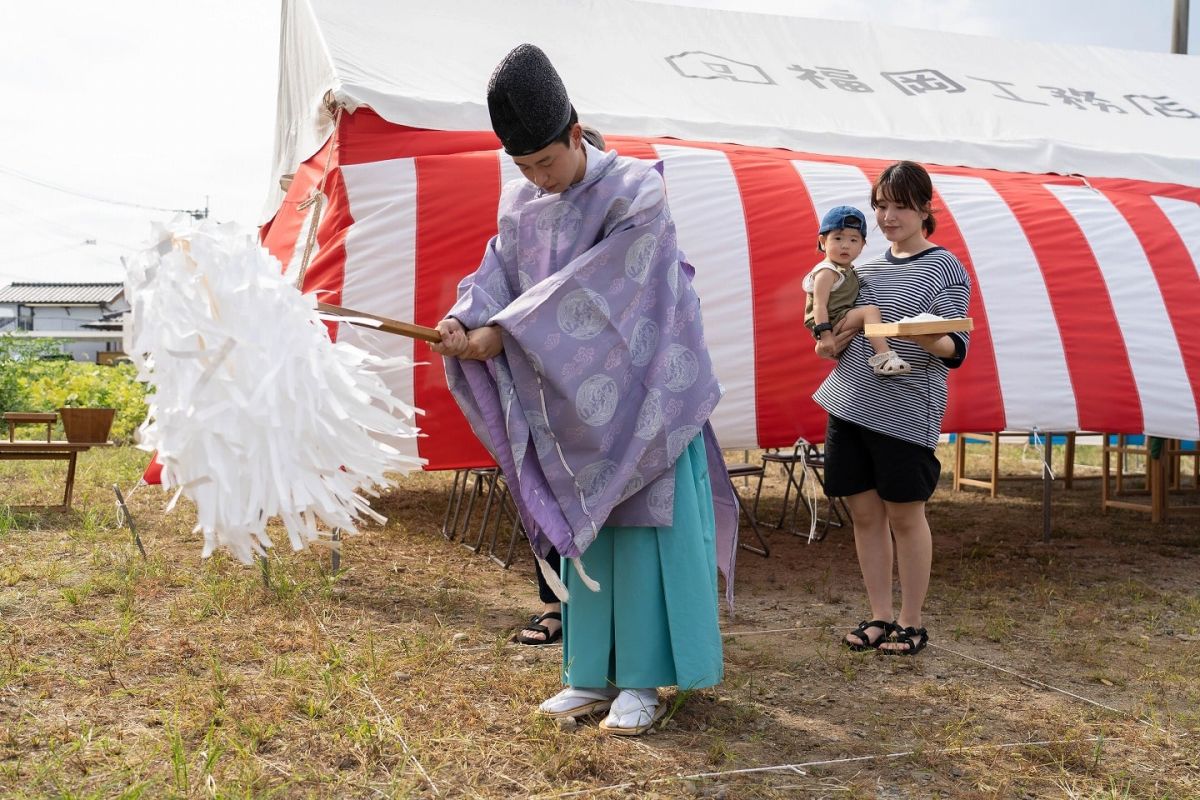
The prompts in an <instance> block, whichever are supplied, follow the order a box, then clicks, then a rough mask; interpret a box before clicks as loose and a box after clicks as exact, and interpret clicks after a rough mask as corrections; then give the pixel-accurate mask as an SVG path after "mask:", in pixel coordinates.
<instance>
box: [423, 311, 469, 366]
mask: <svg viewBox="0 0 1200 800" xmlns="http://www.w3.org/2000/svg"><path fill="white" fill-rule="evenodd" d="M437 332H438V333H440V334H441V335H442V341H441V342H440V343H437V344H430V345H429V349H430V350H432V351H433V352H435V353H437V354H438V355H441V356H450V357H451V358H462V357H463V353H465V352H466V350H467V329H466V328H464V327H463V326H462V323H461V322H459V321H458V320H456V319H453V318H450V317H448V318H446V319H444V320H442V321H441V322H439V323H438V324H437Z"/></svg>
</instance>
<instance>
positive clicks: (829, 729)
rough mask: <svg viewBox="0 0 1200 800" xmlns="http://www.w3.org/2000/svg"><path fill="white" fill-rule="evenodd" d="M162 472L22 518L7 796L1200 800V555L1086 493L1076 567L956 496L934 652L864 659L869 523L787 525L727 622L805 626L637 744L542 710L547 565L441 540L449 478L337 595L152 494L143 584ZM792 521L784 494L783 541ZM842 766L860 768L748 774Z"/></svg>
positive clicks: (105, 464) (1035, 489) (1058, 535)
mask: <svg viewBox="0 0 1200 800" xmlns="http://www.w3.org/2000/svg"><path fill="white" fill-rule="evenodd" d="M979 449H980V450H981V452H980V453H979V454H973V455H972V461H971V463H970V465H969V466H970V468H971V469H972V470H974V471H976V472H978V471H980V470H982V468H983V464H984V459H985V456H984V453H983V451H984V450H985V449H984V448H979ZM1002 456H1003V461H1004V471H1005V474H1010V473H1016V472H1022V471H1025V472H1030V473H1033V474H1036V472H1037V470H1038V463H1037V462H1036V461H1032V460H1031V459H1030V456H1029V453H1028V452H1026V453H1024V454H1023V453H1022V448H1021V447H1020V446H1013V445H1005V446H1004V447H1003V450H1002ZM1039 457H1040V454H1039ZM144 460H145V454H143V453H140V452H138V451H136V450H132V449H127V448H113V449H110V450H105V451H93V452H89V453H87V454H85V456H84V457H83V458H81V459H80V472H79V475H78V478H77V486H76V491H77V496H76V508H75V509H74V510H73V511H72V512H70V513H67V514H60V513H50V512H44V513H27V512H16V511H13V510H12V509H11V508H9V507H8V506H6V505H3V504H0V796H4V797H18V798H24V797H128V798H137V797H146V798H149V797H222V798H223V797H256V798H258V797H288V798H290V797H330V796H338V797H379V796H382V797H410V796H411V797H432V796H435V795H436V796H442V797H460V796H465V797H528V796H537V797H554V796H557V795H561V794H565V793H570V792H583V793H588V794H589V795H590V794H594V793H595V792H596V791H597V790H598V789H600V788H602V787H605V786H609V785H612V784H632V787H631V788H628V789H624V790H620V791H615V792H613V794H614V795H617V796H620V795H622V794H624V795H625V796H631V795H633V796H638V797H678V796H681V795H684V796H708V797H716V796H722V797H729V798H735V797H766V798H783V797H797V796H803V797H826V796H828V797H835V796H836V797H895V798H899V797H996V798H1009V797H1046V796H1052V797H1080V798H1118V797H1120V798H1125V797H1139V798H1140V797H1151V798H1186V797H1195V796H1200V767H1198V766H1197V764H1198V763H1200V761H1198V757H1197V748H1196V745H1195V743H1194V740H1195V737H1196V735H1197V734H1200V712H1197V709H1200V677H1198V676H1200V592H1198V591H1197V584H1196V581H1195V574H1196V568H1197V565H1198V559H1200V531H1198V529H1197V525H1196V521H1195V518H1194V517H1193V518H1190V519H1189V518H1185V517H1182V516H1180V517H1176V518H1173V519H1172V520H1171V521H1169V522H1168V523H1167V524H1164V525H1160V526H1151V525H1150V524H1149V523H1148V521H1147V519H1146V516H1145V515H1139V514H1133V513H1127V512H1120V513H1113V514H1110V515H1108V516H1101V515H1100V514H1099V513H1098V510H1099V491H1098V487H1097V486H1096V482H1095V481H1088V480H1087V479H1086V478H1085V479H1083V480H1081V481H1080V484H1079V486H1078V488H1076V489H1074V490H1072V491H1071V492H1069V493H1068V492H1064V491H1062V490H1061V488H1058V489H1056V490H1055V508H1054V525H1053V541H1052V542H1051V543H1050V544H1049V545H1044V544H1042V543H1041V541H1040V539H1041V506H1040V498H1041V489H1040V486H1039V485H1038V484H1037V483H1036V482H1022V481H1014V482H1011V483H1009V482H1006V483H1005V484H1004V485H1003V488H1002V496H1001V497H1000V498H997V499H996V500H992V499H989V498H987V497H985V496H983V494H982V493H980V492H977V491H975V492H962V493H953V492H950V491H949V489H948V478H946V479H944V480H943V486H942V488H941V489H940V490H939V493H938V495H937V496H936V497H935V500H934V502H933V503H932V504H931V506H930V517H931V524H932V527H933V530H934V533H935V557H934V574H933V581H932V589H931V593H930V598H929V601H928V604H927V621H926V622H927V625H928V626H929V628H930V631H931V634H932V636H933V639H932V644H931V646H930V648H929V649H927V650H926V651H925V652H924V653H922V654H921V656H919V657H918V658H915V659H906V658H887V657H882V656H878V655H876V654H875V653H871V652H868V653H851V652H849V651H847V650H845V649H844V648H842V647H840V646H839V644H838V641H837V639H838V637H839V636H840V635H841V633H842V632H844V630H849V629H850V628H851V627H853V625H854V623H856V622H857V621H858V620H859V619H861V618H862V617H863V615H864V614H865V613H866V609H865V602H864V599H863V597H862V588H861V579H860V577H859V576H858V573H857V565H856V562H855V556H854V549H853V542H852V539H851V537H850V535H849V534H848V533H847V532H846V531H840V530H834V531H832V532H831V533H830V534H829V537H828V539H827V540H826V541H825V542H823V543H820V544H813V545H808V544H806V543H805V541H804V538H803V537H792V536H790V535H789V534H787V533H786V532H774V531H772V532H771V533H770V540H771V547H772V557H771V558H770V559H761V558H759V557H757V556H754V555H751V554H748V553H744V552H743V553H742V555H741V558H740V562H739V577H738V610H737V615H736V617H734V618H727V619H723V622H722V624H723V627H724V629H725V630H726V631H727V632H728V633H743V634H747V633H748V634H753V633H755V632H762V631H779V632H776V633H766V634H761V633H760V635H736V636H729V637H727V638H726V680H725V682H724V683H723V684H722V685H721V686H719V687H717V688H715V689H706V690H700V691H696V692H690V693H676V692H672V693H670V694H669V697H668V700H669V702H670V703H671V706H670V714H669V715H668V717H667V720H666V722H665V723H664V725H663V726H662V727H661V728H659V729H657V730H655V731H654V732H653V733H652V735H650V736H647V737H644V738H642V739H639V740H636V741H627V740H621V739H616V738H610V737H606V736H604V735H602V734H601V733H600V732H599V731H598V730H597V728H596V727H595V725H594V724H591V723H588V722H582V723H581V724H580V725H579V726H578V727H577V728H576V729H574V730H566V729H563V728H560V727H559V726H556V725H554V724H551V723H549V722H548V721H546V720H543V719H540V718H538V717H537V716H536V715H534V714H533V709H534V708H535V706H536V704H537V703H538V702H539V701H540V700H541V699H543V698H544V697H546V696H548V695H549V694H551V693H553V692H554V691H555V690H556V688H557V686H558V682H559V668H560V664H559V661H560V659H561V650H559V649H547V650H544V651H543V650H539V649H534V648H518V647H516V646H513V645H508V644H506V643H505V639H506V637H507V635H508V633H509V631H510V629H511V627H512V626H513V625H515V624H517V623H518V622H519V621H521V620H523V619H525V618H526V617H527V616H528V613H529V612H530V611H531V610H532V609H533V608H534V607H535V605H536V598H535V589H534V588H533V582H532V565H531V564H530V563H529V562H528V560H525V561H518V563H517V564H516V565H514V567H513V568H512V569H511V570H508V571H504V570H501V569H499V568H498V567H497V566H495V565H494V564H493V563H492V562H490V561H488V560H487V559H485V558H482V557H481V556H478V555H473V554H471V553H469V552H468V551H466V550H464V549H462V548H461V547H459V545H458V544H457V543H454V542H447V541H446V540H445V539H443V538H442V536H441V535H439V533H438V528H439V527H440V524H441V514H442V510H443V509H444V507H445V503H446V496H447V491H448V488H449V481H448V479H447V477H446V476H441V475H419V476H414V477H412V478H411V479H407V480H405V481H404V482H403V483H402V484H401V486H400V487H399V488H397V489H396V490H393V491H392V492H390V493H389V494H388V495H387V496H385V497H384V498H382V500H381V502H380V504H379V505H380V510H381V511H382V513H384V514H385V515H386V516H388V517H389V519H390V522H389V524H388V525H387V526H384V527H381V528H375V529H373V530H371V531H369V532H367V533H365V534H364V535H362V536H360V537H357V538H354V539H350V540H348V541H346V542H345V544H344V560H343V569H342V570H341V571H340V572H339V573H337V574H336V575H334V574H332V572H331V568H330V562H329V556H328V554H325V553H318V552H307V553H291V552H287V551H286V545H285V547H284V548H282V549H278V550H277V551H275V552H273V553H272V554H271V556H270V558H269V559H268V562H267V564H266V567H265V569H264V568H263V567H262V566H258V565H256V566H251V567H244V566H242V565H240V564H238V563H235V562H233V561H231V560H230V559H228V558H227V557H225V556H223V555H220V554H218V555H216V556H214V557H213V558H211V559H209V560H207V561H204V560H201V559H200V558H199V553H200V547H201V542H200V541H199V539H198V538H197V536H195V535H193V534H191V533H190V528H191V525H192V521H191V517H190V516H189V515H190V513H191V511H190V509H189V508H187V507H186V503H181V504H180V506H179V508H177V509H176V510H175V511H174V512H172V513H171V514H169V515H167V514H164V513H163V509H164V508H165V505H166V501H167V499H168V498H167V496H165V495H164V494H162V493H160V492H158V491H156V490H153V489H141V490H139V491H138V492H137V493H136V494H135V495H134V496H133V497H132V498H131V499H130V501H129V505H130V508H131V510H132V513H133V514H134V517H135V519H136V521H137V524H138V526H139V531H140V532H141V534H142V537H143V540H144V543H145V545H146V550H147V554H148V558H147V559H145V560H143V559H142V557H141V556H140V555H139V554H138V551H137V550H136V548H135V547H134V545H133V543H132V541H131V539H130V536H129V532H128V530H127V529H124V528H121V527H119V526H118V525H117V521H116V516H115V510H114V504H113V497H112V494H111V489H110V488H109V487H110V486H111V484H112V483H118V484H119V485H121V486H122V487H129V486H132V485H133V483H134V482H135V481H136V479H137V477H138V475H139V474H140V471H141V467H142V466H143V464H144ZM950 460H951V459H950V458H949V453H943V454H942V461H943V463H944V464H947V465H948V464H949V463H950ZM1080 460H1081V461H1082V462H1085V463H1087V462H1091V463H1098V456H1097V454H1096V453H1095V452H1091V451H1089V450H1087V449H1086V448H1082V449H1081V452H1080ZM56 468H58V469H61V467H58V465H54V464H33V466H30V464H29V463H28V462H6V463H4V464H0V487H3V488H0V492H3V494H0V503H3V502H12V503H26V502H37V501H42V502H55V498H56V495H57V492H58V491H59V486H60V483H59V482H60V481H61V474H60V473H59V472H56V471H55V469H56ZM1078 472H1079V473H1080V474H1084V475H1086V474H1087V472H1088V471H1087V470H1086V468H1081V469H1080V470H1079V471H1078ZM781 498H782V485H781V483H780V482H779V481H778V479H777V478H772V479H771V480H770V481H769V482H768V485H767V486H766V488H765V490H764V496H763V501H764V507H763V509H762V513H761V516H762V517H763V518H764V519H774V517H775V515H777V514H778V511H779V503H780V501H781ZM276 538H277V541H286V540H285V539H284V538H282V537H276ZM264 578H265V581H264ZM960 654H961V655H960ZM967 656H970V658H967ZM972 659H978V660H979V661H975V660H972ZM980 661H982V662H986V663H980ZM989 665H994V666H995V667H1004V668H1005V669H1007V670H1010V672H1002V671H1000V670H998V669H996V668H994V667H993V666H989ZM1013 673H1015V674H1013ZM1022 676H1025V677H1028V678H1033V679H1036V680H1037V681H1039V682H1041V683H1042V684H1046V685H1049V686H1053V687H1058V688H1059V689H1062V690H1063V692H1058V691H1053V690H1051V689H1047V688H1045V686H1039V685H1035V684H1032V683H1029V682H1028V681H1026V680H1023V678H1022ZM1064 692H1070V693H1072V694H1075V695H1079V696H1080V697H1086V698H1089V699H1091V700H1094V701H1095V702H1096V703H1100V704H1103V706H1108V707H1111V708H1113V709H1117V711H1115V712H1114V711H1111V710H1107V709H1106V708H1102V707H1100V706H1097V705H1093V704H1089V703H1086V702H1083V701H1082V700H1079V699H1077V698H1074V697H1071V696H1069V695H1068V694H1065V693H1064ZM1139 718H1140V719H1141V721H1139ZM1036 742H1045V743H1046V744H1023V745H1021V746H1011V745H1014V744H1020V743H1036ZM892 753H909V755H905V756H900V757H893V758H880V757H883V756H887V755H888V754H892ZM854 758H875V759H876V760H866V761H847V760H846V759H854ZM811 762H830V763H824V764H812V765H810V766H806V767H803V768H801V770H800V771H798V772H797V771H777V772H750V773H741V774H731V773H729V771H731V770H746V769H754V768H759V767H766V766H772V765H781V764H800V763H806V764H811ZM712 772H725V773H726V774H723V775H718V776H715V777H713V776H709V777H703V778H691V779H687V780H683V779H681V778H679V777H678V776H689V775H692V776H694V775H700V774H706V773H712Z"/></svg>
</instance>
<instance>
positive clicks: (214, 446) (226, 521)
mask: <svg viewBox="0 0 1200 800" xmlns="http://www.w3.org/2000/svg"><path fill="white" fill-rule="evenodd" d="M155 233H156V238H155V240H154V244H153V245H152V246H151V247H149V248H148V249H147V250H146V251H145V252H143V253H141V254H140V255H139V256H138V257H137V258H135V259H133V260H131V261H130V262H128V263H127V264H126V297H128V298H129V300H130V303H131V304H132V306H133V308H132V315H131V328H132V334H130V340H129V342H128V343H127V347H126V352H128V353H129V356H130V358H131V359H132V360H133V362H134V363H135V364H136V365H137V367H138V371H139V379H141V380H144V381H147V382H149V383H150V384H152V385H153V392H152V394H151V395H150V396H149V397H147V403H148V404H149V406H150V416H149V417H148V418H147V420H146V422H145V423H144V424H143V425H142V427H141V429H140V431H139V434H140V437H139V441H140V446H141V447H142V448H143V449H146V450H157V451H158V459H159V461H160V462H161V463H162V466H163V470H162V485H163V488H164V489H175V490H176V499H177V498H178V494H179V493H180V492H181V493H182V494H183V495H185V496H187V497H188V498H190V499H191V500H192V502H193V503H195V506H196V515H197V518H198V519H197V525H196V528H197V529H198V530H199V531H201V532H202V533H203V534H204V551H203V554H204V556H206V557H207V556H209V555H211V554H212V553H213V551H214V550H216V549H217V548H220V547H224V548H226V549H227V550H228V551H229V552H230V553H232V554H233V555H234V556H235V557H236V558H238V559H240V560H241V561H243V562H246V563H250V562H251V561H252V560H253V558H254V557H255V556H256V555H262V554H263V553H264V551H265V548H267V547H270V546H271V539H270V537H269V536H268V535H267V532H266V525H267V522H268V521H269V520H270V519H271V518H273V517H280V518H281V519H282V521H283V524H284V526H285V527H286V528H287V532H288V539H289V541H290V542H291V545H292V547H293V549H296V550H301V549H303V548H304V547H306V546H307V545H308V544H309V543H311V542H314V541H319V537H320V536H321V533H320V530H319V528H318V523H321V524H324V525H325V526H326V527H327V528H329V529H332V528H341V529H342V530H343V531H344V532H346V533H356V532H357V523H358V522H359V521H360V520H362V519H363V518H364V517H366V518H368V519H372V520H375V521H378V522H382V521H385V520H384V518H383V517H382V516H380V515H379V514H378V513H377V512H375V511H374V510H373V509H371V507H370V504H369V503H368V502H367V501H366V500H365V499H364V498H363V497H362V496H361V494H360V493H364V494H368V495H371V496H378V491H377V488H380V487H386V486H391V485H393V481H392V480H391V479H390V478H389V477H387V473H395V472H400V473H406V472H408V471H409V470H411V469H414V468H416V467H418V466H420V464H421V463H423V461H422V460H421V459H418V458H414V457H411V456H406V455H403V454H401V453H400V452H399V451H398V450H397V449H396V448H394V447H392V446H391V445H389V444H386V443H385V442H384V441H382V440H383V439H384V438H390V437H400V438H413V437H415V436H417V428H416V427H415V426H414V425H413V417H414V414H416V413H420V412H419V410H418V409H414V408H412V407H411V406H409V405H408V404H406V403H403V402H401V401H399V400H398V399H396V398H394V397H392V395H391V394H390V392H389V391H388V389H387V387H386V385H385V384H384V382H383V380H382V378H381V377H380V373H381V372H386V371H391V370H395V369H411V368H412V362H411V361H409V360H407V359H397V358H386V359H384V358H379V357H377V356H374V355H372V354H370V353H368V352H367V351H366V350H363V349H362V348H360V347H356V346H354V345H351V344H347V343H345V342H338V343H336V344H334V343H333V342H331V341H330V340H329V337H328V335H327V332H326V328H325V325H324V324H323V323H322V322H321V317H320V315H318V313H317V311H316V302H317V300H316V297H315V295H311V294H310V295H301V294H300V293H299V292H298V291H296V289H295V288H294V287H293V286H292V285H291V284H290V283H288V281H286V280H285V278H284V276H283V274H282V272H283V270H282V267H281V265H280V263H279V262H278V261H277V260H276V259H275V258H273V257H272V256H271V255H270V254H269V253H267V251H266V250H265V249H263V248H262V247H260V246H259V245H258V243H257V242H256V241H255V240H254V238H253V237H252V236H250V235H247V234H246V233H244V232H243V231H240V230H239V229H237V228H236V227H235V226H230V225H217V224H215V223H210V222H204V223H199V224H198V223H195V222H193V221H191V220H189V219H188V218H186V217H180V218H177V219H176V220H174V221H172V222H171V223H170V224H169V225H166V226H156V229H155ZM173 504H174V500H172V505H173Z"/></svg>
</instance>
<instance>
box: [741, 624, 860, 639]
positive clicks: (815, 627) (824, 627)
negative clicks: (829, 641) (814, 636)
mask: <svg viewBox="0 0 1200 800" xmlns="http://www.w3.org/2000/svg"><path fill="white" fill-rule="evenodd" d="M836 628H837V626H836V625H805V626H804V627H801V628H771V629H770V630H765V631H722V632H721V635H722V636H762V635H763V634H764V633H791V632H793V631H832V630H835V629H836Z"/></svg>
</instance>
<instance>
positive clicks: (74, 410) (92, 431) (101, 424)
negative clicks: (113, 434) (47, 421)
mask: <svg viewBox="0 0 1200 800" xmlns="http://www.w3.org/2000/svg"><path fill="white" fill-rule="evenodd" d="M102 402H103V401H102ZM63 403H64V405H63V407H62V408H60V409H59V410H58V418H59V419H61V420H62V426H63V432H64V433H65V434H66V436H67V441H68V442H71V443H73V444H102V443H104V442H107V441H108V432H109V431H110V430H112V423H113V417H114V416H116V413H117V410H116V409H115V408H107V407H96V406H83V405H81V404H80V401H79V395H77V394H74V393H72V394H69V395H67V399H66V400H64V401H63Z"/></svg>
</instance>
